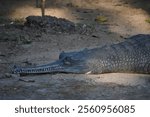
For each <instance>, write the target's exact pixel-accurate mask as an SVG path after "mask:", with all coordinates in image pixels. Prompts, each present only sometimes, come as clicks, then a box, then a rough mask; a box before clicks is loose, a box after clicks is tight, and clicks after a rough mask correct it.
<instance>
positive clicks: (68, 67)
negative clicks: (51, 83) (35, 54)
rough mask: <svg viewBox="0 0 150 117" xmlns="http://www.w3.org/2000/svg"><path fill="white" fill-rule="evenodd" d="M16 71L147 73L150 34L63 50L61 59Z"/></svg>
mask: <svg viewBox="0 0 150 117" xmlns="http://www.w3.org/2000/svg"><path fill="white" fill-rule="evenodd" d="M13 72H14V73H19V74H42V73H83V74H84V73H91V74H99V73H112V72H124V73H144V74H150V35H142V34H141V35H136V36H133V37H131V38H128V39H126V41H124V42H121V43H118V44H113V45H110V46H103V47H101V48H94V49H85V50H82V51H79V52H69V53H64V52H63V53H61V54H60V56H59V60H57V61H56V62H54V63H51V64H46V65H42V66H36V67H29V68H21V67H14V70H13Z"/></svg>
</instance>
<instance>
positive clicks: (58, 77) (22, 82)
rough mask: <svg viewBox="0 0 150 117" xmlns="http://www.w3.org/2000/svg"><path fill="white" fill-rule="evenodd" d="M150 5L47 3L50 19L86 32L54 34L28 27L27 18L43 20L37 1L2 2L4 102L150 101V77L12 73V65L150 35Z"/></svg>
mask: <svg viewBox="0 0 150 117" xmlns="http://www.w3.org/2000/svg"><path fill="white" fill-rule="evenodd" d="M148 3H149V1H148V0H145V1H144V2H143V1H142V0H64V1H63V2H62V0H47V3H46V15H51V16H56V17H58V18H65V19H67V20H70V21H72V22H74V23H77V24H81V26H82V28H83V31H82V32H73V33H72V32H61V31H60V32H58V31H56V32H53V33H52V32H49V31H45V30H42V31H41V30H40V29H35V28H28V27H25V26H24V22H25V21H26V20H25V18H26V17H28V16H30V15H35V16H39V15H41V12H40V8H36V7H35V0H26V1H24V0H20V1H19V2H18V1H17V0H2V1H1V3H0V8H1V10H0V99H27V100H28V99H74V100H75V99H90V100H91V99H98V100H99V99H119V100H122V99H150V90H149V89H150V75H149V74H148V75H145V74H128V73H109V74H97V75H95V74H92V75H87V74H44V75H30V76H19V75H16V74H12V73H11V68H12V66H13V65H14V64H17V65H20V66H31V65H40V64H46V63H50V62H53V61H55V60H56V59H58V56H59V54H60V52H62V51H75V50H82V49H84V48H93V47H100V46H104V45H109V44H113V43H118V42H121V41H124V40H125V39H126V38H128V37H130V36H132V35H136V34H150V23H149V22H150V4H148ZM87 27H88V28H87ZM87 29H88V30H87Z"/></svg>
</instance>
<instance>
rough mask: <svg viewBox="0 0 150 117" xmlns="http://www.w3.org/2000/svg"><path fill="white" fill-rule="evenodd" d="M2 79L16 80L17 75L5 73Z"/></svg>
mask: <svg viewBox="0 0 150 117" xmlns="http://www.w3.org/2000/svg"><path fill="white" fill-rule="evenodd" d="M4 77H5V78H18V75H16V74H11V73H5V75H4Z"/></svg>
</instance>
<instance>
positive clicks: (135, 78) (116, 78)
mask: <svg viewBox="0 0 150 117" xmlns="http://www.w3.org/2000/svg"><path fill="white" fill-rule="evenodd" d="M88 78H90V79H93V80H94V81H95V82H97V83H115V84H120V85H130V86H136V85H143V86H144V85H146V83H148V82H149V81H150V75H145V74H128V73H109V74H100V75H88Z"/></svg>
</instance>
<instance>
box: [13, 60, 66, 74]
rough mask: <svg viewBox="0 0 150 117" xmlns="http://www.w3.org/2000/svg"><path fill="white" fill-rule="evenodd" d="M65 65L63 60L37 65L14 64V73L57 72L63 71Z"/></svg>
mask: <svg viewBox="0 0 150 117" xmlns="http://www.w3.org/2000/svg"><path fill="white" fill-rule="evenodd" d="M63 69H64V67H63V66H62V63H61V61H56V62H53V63H51V64H46V65H41V66H35V67H28V68H26V67H18V66H14V68H13V73H15V74H43V73H55V72H63V71H64V70H63Z"/></svg>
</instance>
